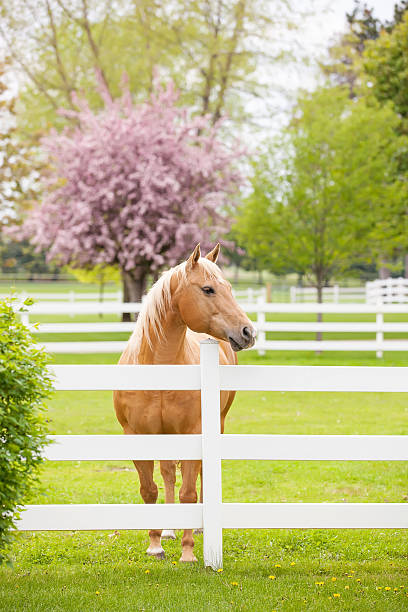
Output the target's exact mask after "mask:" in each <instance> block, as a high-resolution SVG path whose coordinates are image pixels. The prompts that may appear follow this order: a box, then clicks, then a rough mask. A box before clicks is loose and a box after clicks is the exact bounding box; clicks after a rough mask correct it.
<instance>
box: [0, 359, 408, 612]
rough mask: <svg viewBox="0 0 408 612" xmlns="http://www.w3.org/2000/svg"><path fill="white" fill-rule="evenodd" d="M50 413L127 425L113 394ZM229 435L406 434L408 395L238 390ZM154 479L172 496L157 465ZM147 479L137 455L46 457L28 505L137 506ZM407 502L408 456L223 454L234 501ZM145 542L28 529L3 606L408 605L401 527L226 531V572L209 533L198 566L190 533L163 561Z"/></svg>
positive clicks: (74, 427)
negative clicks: (187, 559) (314, 458)
mask: <svg viewBox="0 0 408 612" xmlns="http://www.w3.org/2000/svg"><path fill="white" fill-rule="evenodd" d="M117 358H118V356H117V355H57V356H55V361H56V362H58V363H115V362H116V361H117ZM240 363H243V364H245V363H258V364H295V365H302V364H308V365H310V364H320V365H335V364H340V365H346V364H352V365H375V366H377V365H387V366H389V365H403V366H407V365H408V356H407V355H406V354H405V353H390V354H386V355H385V357H384V358H383V359H376V357H375V355H374V354H371V353H349V354H347V353H326V354H323V355H315V354H313V353H271V352H270V353H267V354H266V355H265V356H263V357H261V356H259V355H257V354H256V353H254V352H246V353H243V354H241V355H240ZM47 418H48V420H49V427H50V431H51V432H53V433H60V434H63V433H83V434H85V433H88V434H96V433H99V434H115V433H120V427H119V425H118V423H117V422H116V419H115V416H114V411H113V407H112V395H111V393H110V392H104V391H99V392H73V391H71V392H62V391H61V392H58V393H56V394H55V396H54V398H53V399H52V401H51V402H50V405H49V409H48V414H47ZM226 432H228V433H281V434H286V433H288V434H302V433H303V434H324V433H326V434H335V433H337V434H383V433H385V434H407V433H408V398H407V397H406V395H404V394H386V393H367V394H357V393H265V392H246V393H239V394H238V396H237V398H236V401H235V402H234V404H233V406H232V408H231V411H230V414H229V417H228V419H227V423H226ZM156 481H157V482H158V484H159V503H163V501H164V497H163V484H162V481H161V478H160V476H159V473H158V469H156ZM179 483H180V477H178V484H179ZM138 488H139V487H138V482H137V477H136V473H135V471H134V469H133V466H132V464H131V462H120V461H112V462H107V461H102V462H79V461H76V462H48V463H47V464H46V465H45V466H44V467H43V470H42V475H41V487H40V489H39V490H38V491H36V492H35V493H34V494H33V495H32V497H31V499H30V500H28V501H29V502H30V503H43V504H47V503H141V501H142V500H141V497H140V494H139V491H138ZM407 499H408V466H407V464H406V463H403V462H386V461H381V462H342V461H333V462H321V461H318V462H301V461H292V462H291V461H277V462H272V461H252V462H250V461H248V462H244V461H225V462H223V500H224V501H226V502H233V501H242V502H320V501H329V502H344V501H345V502H350V503H352V502H384V501H388V502H406V501H407ZM407 508H408V506H407ZM146 547H147V535H146V533H145V532H126V531H124V532H119V533H107V532H89V533H84V532H69V533H37V534H33V533H21V534H18V536H17V538H16V542H15V544H14V546H13V551H12V556H13V563H14V565H13V567H12V568H2V569H1V570H0V609H1V610H2V612H3V611H5V612H14V611H15V610H27V611H30V612H31V611H33V612H34V611H35V612H37V611H42V610H44V611H45V610H47V611H48V610H53V611H54V610H64V611H65V610H67V611H68V610H72V611H74V610H75V611H77V610H81V611H88V610H89V611H94V610H103V611H106V610H108V611H115V610H118V611H119V610H120V611H124V610H126V611H127V610H129V611H130V610H132V611H133V610H149V611H150V610H152V611H153V610H169V611H173V610H186V611H187V610H200V611H201V610H203V611H204V610H205V611H213V610H229V609H231V610H248V611H252V610H256V611H257V610H259V611H261V610H262V611H263V610H279V611H281V610H282V611H293V612H297V611H299V610H302V611H303V610H311V611H312V610H313V611H314V610H328V611H331V610H341V611H355V610H357V611H360V610H361V611H366V610H367V611H368V610H381V611H388V610H389V611H390V612H391V611H393V612H394V611H399V610H406V609H407V607H408V595H407V593H408V576H407V570H408V553H407V551H408V534H407V532H406V531H404V530H378V531H375V530H372V531H364V530H341V531H335V530H279V531H278V530H258V531H257V530H229V531H225V532H224V571H223V572H222V573H214V572H212V571H211V570H208V569H205V568H204V567H203V564H202V536H197V537H196V550H197V557H198V558H199V562H198V564H196V565H195V566H194V567H190V566H189V567H185V566H182V565H180V564H179V563H178V559H179V556H180V535H179V537H178V540H177V541H176V542H166V543H165V544H164V547H165V549H166V555H167V559H166V560H165V561H163V562H157V561H153V560H151V559H149V558H147V556H146V555H145V552H144V551H145V549H146ZM172 562H174V563H175V564H174V565H173V563H172ZM291 564H294V565H291ZM276 565H279V566H281V567H275V566H276ZM147 570H148V573H146V572H147ZM271 575H273V576H275V578H274V579H270V578H269V576H271ZM332 578H336V580H332ZM316 582H318V583H320V582H323V583H324V584H323V585H316V584H315V583H316ZM235 583H236V584H235ZM402 586H404V588H401V587H402ZM345 587H349V588H345ZM380 587H381V589H380ZM385 587H390V590H387V591H386V590H385ZM378 589H379V590H378ZM394 589H397V590H396V591H394ZM334 594H339V595H340V596H339V597H334Z"/></svg>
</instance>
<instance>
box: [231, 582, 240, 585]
mask: <svg viewBox="0 0 408 612" xmlns="http://www.w3.org/2000/svg"><path fill="white" fill-rule="evenodd" d="M230 584H232V586H238V582H230Z"/></svg>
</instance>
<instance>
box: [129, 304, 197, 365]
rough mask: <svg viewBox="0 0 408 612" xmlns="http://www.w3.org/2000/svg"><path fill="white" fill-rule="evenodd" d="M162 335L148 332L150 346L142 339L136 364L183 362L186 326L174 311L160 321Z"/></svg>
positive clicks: (167, 313)
mask: <svg viewBox="0 0 408 612" xmlns="http://www.w3.org/2000/svg"><path fill="white" fill-rule="evenodd" d="M161 326H162V333H161V334H159V335H158V334H156V333H155V332H154V331H153V330H150V338H151V346H149V344H148V342H147V340H146V339H145V338H143V340H142V345H141V350H140V352H139V359H138V363H146V364H147V363H151V364H172V363H180V362H183V353H184V350H183V349H184V344H185V340H186V331H187V326H186V324H185V323H184V321H183V320H182V318H181V316H180V314H179V312H178V311H176V310H172V309H170V310H169V311H168V312H166V313H165V314H164V316H163V320H162V321H161Z"/></svg>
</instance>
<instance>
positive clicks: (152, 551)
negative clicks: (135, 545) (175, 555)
mask: <svg viewBox="0 0 408 612" xmlns="http://www.w3.org/2000/svg"><path fill="white" fill-rule="evenodd" d="M146 552H147V554H148V555H149V557H154V558H155V559H157V560H158V561H163V559H165V558H166V555H165V553H164V550H163V548H162V547H161V546H160V547H156V548H148V549H147V550H146Z"/></svg>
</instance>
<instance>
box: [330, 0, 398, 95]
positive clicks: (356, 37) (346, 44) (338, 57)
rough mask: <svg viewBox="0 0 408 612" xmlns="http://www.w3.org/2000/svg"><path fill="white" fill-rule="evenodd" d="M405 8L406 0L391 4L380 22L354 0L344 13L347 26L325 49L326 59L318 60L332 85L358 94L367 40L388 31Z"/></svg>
mask: <svg viewBox="0 0 408 612" xmlns="http://www.w3.org/2000/svg"><path fill="white" fill-rule="evenodd" d="M407 8H408V1H407V0H402V1H401V2H398V3H396V4H395V5H394V16H393V19H391V20H390V21H385V22H384V23H382V22H381V21H380V19H378V17H376V16H375V14H374V9H373V8H370V6H369V4H368V3H367V2H364V1H362V0H354V8H353V10H352V11H351V12H350V13H346V20H347V29H346V31H345V32H344V33H343V34H341V36H340V37H339V40H338V41H336V42H335V43H334V44H333V45H332V46H331V47H330V48H329V59H328V60H326V61H324V62H322V63H321V68H322V69H323V72H324V73H325V74H326V75H328V76H330V77H331V79H332V82H333V83H334V84H335V85H347V86H348V88H349V91H350V96H351V97H352V98H353V97H356V96H358V95H361V93H362V92H361V85H362V81H364V80H365V79H364V66H363V57H364V52H365V50H366V48H368V47H369V46H370V43H371V41H376V40H377V39H378V38H379V36H380V35H381V33H384V32H389V33H390V32H392V31H393V30H394V28H395V27H396V26H397V25H398V24H399V23H400V22H401V21H402V19H403V16H404V14H405V12H406V11H407Z"/></svg>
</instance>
